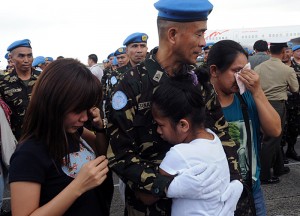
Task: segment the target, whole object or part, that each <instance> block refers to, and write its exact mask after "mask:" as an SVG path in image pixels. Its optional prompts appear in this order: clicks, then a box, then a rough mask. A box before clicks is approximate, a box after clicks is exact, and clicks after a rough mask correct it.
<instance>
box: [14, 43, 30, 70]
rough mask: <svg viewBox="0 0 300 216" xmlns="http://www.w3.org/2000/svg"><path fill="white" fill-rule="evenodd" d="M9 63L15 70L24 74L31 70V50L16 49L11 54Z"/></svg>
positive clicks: (25, 48) (26, 48)
mask: <svg viewBox="0 0 300 216" xmlns="http://www.w3.org/2000/svg"><path fill="white" fill-rule="evenodd" d="M11 61H12V63H13V65H14V66H15V68H16V70H18V71H22V72H26V71H29V70H31V64H32V61H33V57H32V49H31V48H28V47H18V48H16V49H14V50H13V51H12V52H11Z"/></svg>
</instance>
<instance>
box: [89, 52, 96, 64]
mask: <svg viewBox="0 0 300 216" xmlns="http://www.w3.org/2000/svg"><path fill="white" fill-rule="evenodd" d="M89 59H91V60H92V61H93V62H95V63H97V62H98V57H97V55H96V54H91V55H89Z"/></svg>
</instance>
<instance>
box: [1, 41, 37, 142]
mask: <svg viewBox="0 0 300 216" xmlns="http://www.w3.org/2000/svg"><path fill="white" fill-rule="evenodd" d="M7 51H8V52H9V58H10V60H11V62H12V64H13V65H14V70H13V71H12V72H11V73H10V74H7V75H6V76H4V77H1V78H0V95H1V98H2V99H3V100H4V101H5V102H6V104H7V105H8V106H9V107H10V109H11V111H12V114H11V127H12V131H13V133H14V135H15V137H16V138H17V140H19V138H20V136H21V129H22V124H23V118H24V115H25V111H26V109H27V106H28V103H29V99H30V96H31V91H32V88H33V86H34V83H35V82H36V80H37V78H38V76H39V74H40V72H39V71H36V70H34V69H33V68H32V61H33V57H32V49H31V45H30V41H29V40H28V39H24V40H18V41H15V42H13V43H12V44H11V45H9V46H8V48H7Z"/></svg>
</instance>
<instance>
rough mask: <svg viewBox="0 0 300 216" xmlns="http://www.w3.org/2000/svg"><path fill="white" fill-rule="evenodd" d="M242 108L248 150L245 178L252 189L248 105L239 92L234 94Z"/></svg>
mask: <svg viewBox="0 0 300 216" xmlns="http://www.w3.org/2000/svg"><path fill="white" fill-rule="evenodd" d="M236 95H237V97H238V99H239V101H240V104H241V108H242V112H243V118H244V122H245V126H246V132H247V150H248V160H249V172H250V175H249V178H250V179H247V180H248V181H249V187H250V189H251V191H252V140H251V129H250V120H249V114H248V106H247V104H246V102H245V100H244V98H243V97H242V96H241V95H240V93H237V94H236Z"/></svg>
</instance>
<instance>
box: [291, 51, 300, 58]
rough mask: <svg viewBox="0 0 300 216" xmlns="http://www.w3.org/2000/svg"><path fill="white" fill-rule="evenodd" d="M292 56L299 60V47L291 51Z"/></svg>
mask: <svg viewBox="0 0 300 216" xmlns="http://www.w3.org/2000/svg"><path fill="white" fill-rule="evenodd" d="M293 57H294V58H295V59H297V60H300V49H297V50H295V51H294V52H293Z"/></svg>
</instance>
